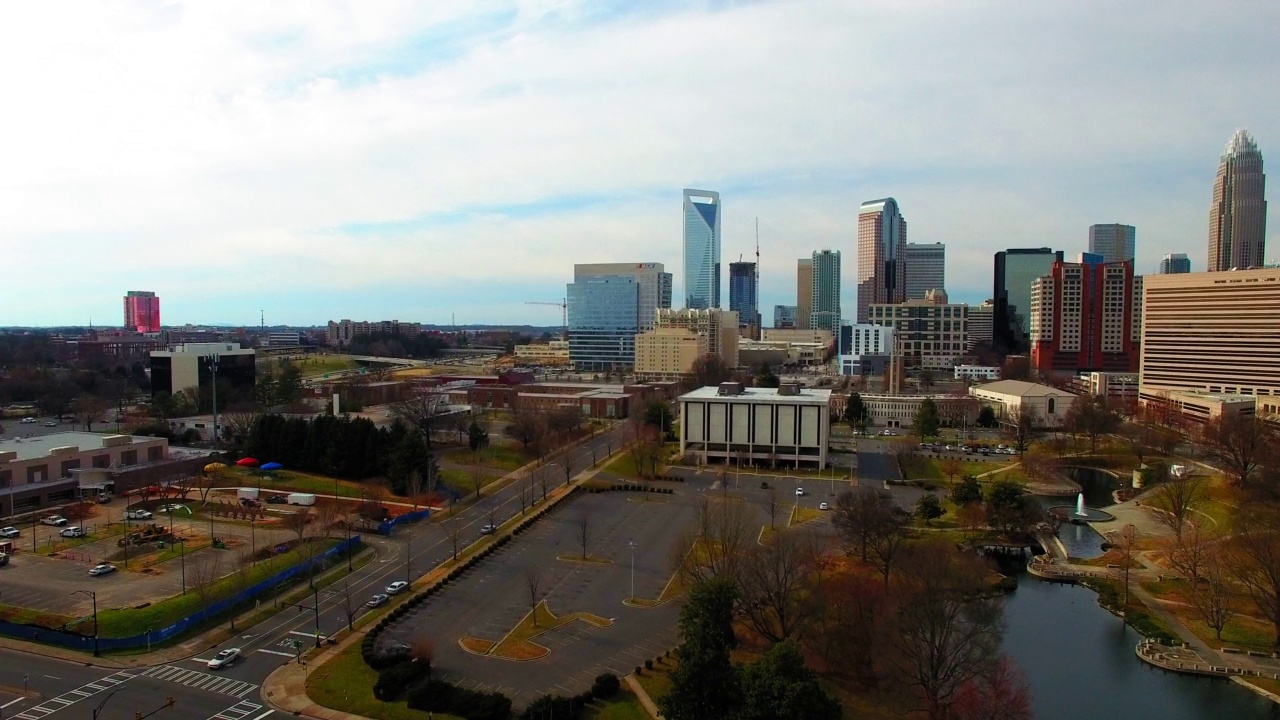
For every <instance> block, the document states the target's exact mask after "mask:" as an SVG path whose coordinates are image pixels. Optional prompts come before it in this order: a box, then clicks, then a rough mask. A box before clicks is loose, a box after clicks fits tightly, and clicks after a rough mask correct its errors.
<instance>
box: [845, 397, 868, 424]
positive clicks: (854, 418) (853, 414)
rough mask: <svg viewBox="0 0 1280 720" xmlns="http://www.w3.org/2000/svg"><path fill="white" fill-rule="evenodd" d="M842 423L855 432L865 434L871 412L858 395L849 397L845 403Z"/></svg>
mask: <svg viewBox="0 0 1280 720" xmlns="http://www.w3.org/2000/svg"><path fill="white" fill-rule="evenodd" d="M844 421H845V422H847V423H849V427H851V428H853V429H854V430H855V431H856V432H866V430H867V424H868V423H869V422H871V411H870V410H868V409H867V403H866V402H865V401H863V399H862V395H860V394H859V393H853V394H852V395H850V396H849V402H847V403H845V406H844Z"/></svg>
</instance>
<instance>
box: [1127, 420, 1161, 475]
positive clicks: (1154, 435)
mask: <svg viewBox="0 0 1280 720" xmlns="http://www.w3.org/2000/svg"><path fill="white" fill-rule="evenodd" d="M1119 435H1120V437H1121V438H1123V439H1124V441H1125V444H1126V445H1128V446H1129V452H1131V453H1133V457H1134V459H1135V460H1137V461H1138V465H1139V466H1141V465H1142V464H1143V463H1144V462H1146V458H1147V454H1148V453H1150V452H1151V448H1152V447H1155V446H1157V445H1159V442H1160V440H1159V431H1158V430H1156V429H1155V428H1152V427H1148V426H1146V425H1139V424H1136V423H1129V424H1127V425H1125V426H1123V427H1121V428H1120V432H1119Z"/></svg>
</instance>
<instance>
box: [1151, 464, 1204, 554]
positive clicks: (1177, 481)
mask: <svg viewBox="0 0 1280 720" xmlns="http://www.w3.org/2000/svg"><path fill="white" fill-rule="evenodd" d="M1203 498H1204V478H1201V477H1199V476H1196V475H1188V476H1187V477H1183V478H1173V479H1170V480H1166V481H1165V482H1163V483H1161V484H1160V487H1158V488H1156V489H1155V490H1154V491H1153V492H1152V493H1151V499H1150V500H1148V501H1147V504H1148V505H1150V506H1151V507H1153V508H1155V509H1156V510H1159V511H1160V512H1159V513H1157V514H1156V519H1157V520H1159V521H1160V523H1161V524H1163V525H1165V526H1166V527H1168V528H1169V529H1170V530H1172V531H1173V534H1174V535H1176V536H1177V537H1178V538H1181V537H1182V529H1183V528H1184V527H1186V524H1187V519H1188V517H1189V516H1190V514H1191V513H1192V512H1194V511H1195V509H1196V506H1198V505H1199V504H1200V501H1201V500H1202V499H1203Z"/></svg>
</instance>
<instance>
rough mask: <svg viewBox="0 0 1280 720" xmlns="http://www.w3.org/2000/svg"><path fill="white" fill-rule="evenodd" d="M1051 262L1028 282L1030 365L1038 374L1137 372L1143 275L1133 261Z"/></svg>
mask: <svg viewBox="0 0 1280 720" xmlns="http://www.w3.org/2000/svg"><path fill="white" fill-rule="evenodd" d="M1101 260H1102V258H1101V256H1099V255H1096V254H1092V253H1084V254H1082V255H1081V257H1080V262H1062V261H1057V262H1054V263H1053V267H1052V269H1051V270H1050V272H1049V274H1048V275H1044V276H1042V277H1040V278H1038V279H1037V280H1035V282H1033V283H1032V285H1031V366H1032V367H1033V368H1035V369H1036V370H1038V371H1040V372H1041V373H1042V374H1046V375H1048V374H1053V373H1069V374H1072V375H1074V374H1076V373H1078V372H1088V371H1106V372H1130V373H1131V372H1137V370H1138V360H1139V351H1138V350H1139V339H1140V338H1141V337H1142V277H1141V276H1135V275H1134V274H1133V262H1132V261H1125V262H1102V261H1101Z"/></svg>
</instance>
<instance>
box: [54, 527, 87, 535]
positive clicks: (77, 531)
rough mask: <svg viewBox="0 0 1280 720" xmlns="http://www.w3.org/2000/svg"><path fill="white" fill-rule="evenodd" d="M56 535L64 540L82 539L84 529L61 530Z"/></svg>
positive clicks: (70, 528)
mask: <svg viewBox="0 0 1280 720" xmlns="http://www.w3.org/2000/svg"><path fill="white" fill-rule="evenodd" d="M58 534H59V535H61V536H62V537H65V538H82V537H84V536H85V532H84V528H82V527H69V528H63V529H62V532H60V533H58Z"/></svg>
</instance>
